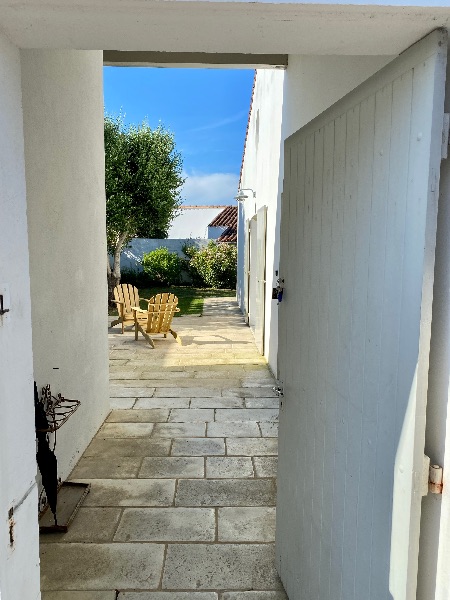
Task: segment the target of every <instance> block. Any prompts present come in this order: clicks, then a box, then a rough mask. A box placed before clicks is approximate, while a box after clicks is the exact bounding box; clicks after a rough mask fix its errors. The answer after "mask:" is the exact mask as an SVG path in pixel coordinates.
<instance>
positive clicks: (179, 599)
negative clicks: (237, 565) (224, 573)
mask: <svg viewBox="0 0 450 600" xmlns="http://www.w3.org/2000/svg"><path fill="white" fill-rule="evenodd" d="M67 600H70V599H69V598H68V599H67ZM74 600H75V599H74ZM93 600H95V599H93ZM118 600H218V595H217V593H216V592H121V593H120V594H119V597H118Z"/></svg>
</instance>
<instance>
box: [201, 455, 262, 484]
mask: <svg viewBox="0 0 450 600" xmlns="http://www.w3.org/2000/svg"><path fill="white" fill-rule="evenodd" d="M253 476H254V473H253V463H252V459H251V458H250V457H249V456H239V457H228V456H210V457H208V458H207V459H206V477H208V478H209V479H231V478H233V479H245V478H248V477H253Z"/></svg>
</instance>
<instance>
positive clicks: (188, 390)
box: [154, 387, 221, 398]
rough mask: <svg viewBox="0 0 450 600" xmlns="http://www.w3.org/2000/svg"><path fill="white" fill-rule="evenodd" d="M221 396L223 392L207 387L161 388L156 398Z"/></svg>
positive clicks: (155, 395) (156, 393) (157, 391)
mask: <svg viewBox="0 0 450 600" xmlns="http://www.w3.org/2000/svg"><path fill="white" fill-rule="evenodd" d="M214 396H221V390H220V389H215V388H207V387H183V388H181V387H173V388H172V387H160V388H158V389H157V390H156V392H155V394H154V397H155V398H207V397H214Z"/></svg>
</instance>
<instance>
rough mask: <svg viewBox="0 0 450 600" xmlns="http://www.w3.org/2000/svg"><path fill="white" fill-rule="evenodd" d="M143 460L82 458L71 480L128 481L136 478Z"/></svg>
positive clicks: (132, 458) (127, 457)
mask: <svg viewBox="0 0 450 600" xmlns="http://www.w3.org/2000/svg"><path fill="white" fill-rule="evenodd" d="M140 466H141V459H140V458H135V457H131V456H118V457H117V458H103V457H101V458H99V457H97V456H86V457H82V458H81V459H80V460H79V462H78V464H77V466H76V467H75V468H74V470H73V471H72V473H71V476H70V478H71V479H83V480H84V479H85V478H86V477H87V478H88V479H128V478H130V477H136V476H137V473H138V470H139V467H140Z"/></svg>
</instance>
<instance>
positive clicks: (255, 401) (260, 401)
mask: <svg viewBox="0 0 450 600" xmlns="http://www.w3.org/2000/svg"><path fill="white" fill-rule="evenodd" d="M279 404H280V401H279V400H278V398H245V408H276V409H277V410H279Z"/></svg>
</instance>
